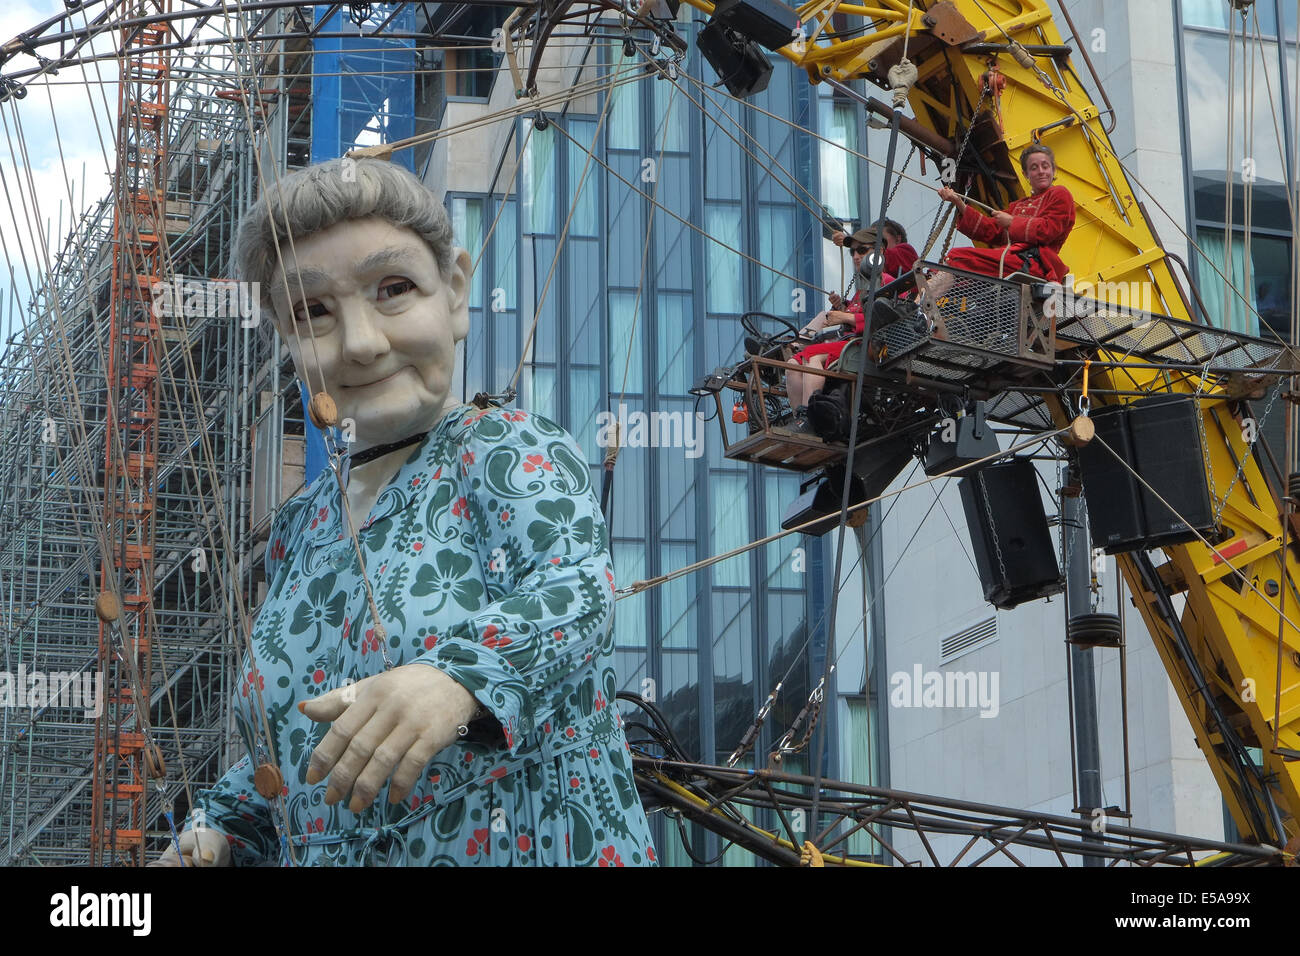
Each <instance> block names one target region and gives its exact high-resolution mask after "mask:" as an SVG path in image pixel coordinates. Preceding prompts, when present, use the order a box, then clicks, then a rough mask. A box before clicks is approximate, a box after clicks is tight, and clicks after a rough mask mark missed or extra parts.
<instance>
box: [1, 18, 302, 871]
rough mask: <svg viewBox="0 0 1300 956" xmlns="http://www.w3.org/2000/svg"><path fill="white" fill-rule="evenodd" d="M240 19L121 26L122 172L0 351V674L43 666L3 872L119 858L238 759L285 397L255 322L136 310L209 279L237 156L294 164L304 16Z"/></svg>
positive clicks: (227, 220)
mask: <svg viewBox="0 0 1300 956" xmlns="http://www.w3.org/2000/svg"><path fill="white" fill-rule="evenodd" d="M132 6H133V8H138V9H139V10H140V11H141V16H142V17H144V18H147V16H148V13H149V11H157V12H164V11H165V8H166V6H167V4H166V3H150V4H133V5H132ZM246 17H251V14H248V15H245V14H240V16H239V18H238V20H237V21H236V20H233V19H232V22H231V24H230V29H231V32H232V33H233V34H236V36H237V38H238V39H239V40H240V42H235V43H225V44H213V45H210V46H207V47H203V48H199V49H198V51H197V52H190V51H188V50H186V51H173V52H170V53H169V52H165V48H166V47H167V46H168V45H169V44H168V42H167V40H168V37H169V34H168V32H167V29H166V27H165V25H155V26H150V25H149V24H145V25H142V26H135V27H131V28H124V29H122V30H120V31H118V35H117V37H116V42H117V44H118V48H117V49H118V53H119V54H120V55H121V56H122V57H123V63H124V64H125V65H124V68H123V78H124V79H125V80H126V81H127V82H121V83H120V84H119V88H120V93H119V95H120V97H121V100H120V103H119V112H118V116H117V120H118V123H119V131H118V134H117V135H116V138H115V140H114V146H115V149H116V156H115V160H116V173H115V181H116V183H117V184H118V186H117V188H116V189H115V191H114V194H113V195H112V196H109V197H107V198H105V199H102V200H100V201H99V202H98V203H96V204H95V205H94V206H93V207H92V208H90V209H89V210H88V211H87V212H86V213H85V214H84V215H83V216H82V217H81V218H80V219H79V220H78V221H77V222H76V224H75V225H74V226H73V227H72V228H71V229H70V231H69V233H68V234H67V235H66V236H65V237H63V239H62V241H61V242H60V243H59V244H58V247H57V251H55V252H53V253H51V255H50V257H49V264H48V267H47V268H45V269H44V270H43V274H42V275H41V276H39V277H38V278H36V279H35V280H34V281H33V284H32V287H33V289H34V290H35V291H34V293H33V296H32V299H31V301H30V302H29V303H28V304H27V307H26V308H25V309H24V310H23V314H22V315H21V316H15V326H16V328H15V332H14V334H13V335H12V336H11V337H10V339H9V341H8V342H7V343H6V347H5V350H4V352H3V354H2V355H0V448H3V449H4V454H3V455H0V635H2V636H3V642H2V643H0V672H4V673H5V674H7V675H9V680H10V687H11V688H17V687H18V686H19V685H20V684H21V685H22V688H23V690H22V692H23V693H26V691H28V690H29V689H33V688H34V686H35V685H31V678H30V675H34V674H42V675H51V676H53V677H54V679H55V682H56V683H57V684H58V687H57V688H55V687H51V691H52V693H50V694H48V695H44V697H40V696H37V695H35V694H33V695H30V696H29V701H30V703H31V706H27V707H4V708H0V865H32V864H39V865H77V864H83V865H84V864H88V863H89V864H97V865H113V864H118V865H121V864H128V865H129V864H134V863H139V862H141V861H143V859H144V857H145V855H146V851H148V852H149V853H150V854H151V853H153V852H156V851H157V850H158V849H159V848H160V847H161V846H162V845H163V842H164V841H166V840H168V839H169V838H170V827H169V815H170V818H171V819H174V820H175V822H176V823H177V825H179V821H180V820H181V819H182V818H183V817H184V814H185V813H186V812H187V810H188V807H189V801H190V797H191V795H192V794H193V793H195V792H197V791H198V790H200V789H202V788H204V787H206V786H210V785H211V784H212V783H213V782H215V780H216V779H217V778H218V777H219V776H220V773H221V771H222V770H224V768H225V767H226V766H228V765H229V762H230V760H231V759H232V757H236V756H238V753H239V749H240V748H239V744H238V742H237V736H236V734H235V731H234V727H233V723H232V719H231V714H230V708H229V703H230V698H231V692H232V688H233V687H234V686H235V685H234V680H235V679H236V671H237V668H238V667H239V662H240V657H241V654H242V648H243V633H244V631H245V629H246V627H247V621H246V620H243V619H242V618H243V617H245V616H246V615H245V614H241V613H240V612H239V608H240V607H241V606H242V607H243V608H244V609H245V611H247V610H251V609H252V608H254V607H256V606H257V604H258V603H259V602H260V600H261V597H262V596H263V593H264V587H265V585H264V581H263V579H262V551H263V548H264V546H265V541H266V538H267V535H268V533H269V528H270V522H271V519H272V517H273V514H274V511H275V508H276V506H277V505H278V504H279V502H280V501H282V500H284V499H285V498H286V497H288V496H290V495H292V494H294V493H296V492H297V491H298V490H300V489H301V487H302V484H303V468H302V461H303V455H302V444H303V439H302V432H303V427H302V411H301V405H300V401H299V398H298V392H297V387H296V379H295V376H294V374H293V371H292V365H291V363H290V360H289V358H288V354H287V351H286V350H284V349H283V348H282V347H281V346H280V345H279V344H278V342H277V341H276V340H275V338H274V335H273V334H272V332H271V329H270V327H269V323H267V322H262V323H260V324H258V325H256V326H251V325H250V323H246V322H244V321H241V318H240V317H239V316H234V317H232V316H231V315H230V314H229V313H228V312H223V310H220V309H218V310H216V312H217V314H207V313H206V312H204V311H203V310H198V311H195V310H191V309H188V308H185V307H183V306H182V307H180V308H171V309H160V308H155V305H156V301H157V300H156V298H155V297H154V290H156V289H157V288H158V284H159V283H168V284H170V286H171V288H172V289H173V290H176V289H184V288H186V284H190V285H193V284H195V283H205V284H212V283H214V282H220V281H221V280H223V279H227V278H228V277H229V264H228V256H229V250H230V245H231V240H232V238H233V234H234V229H235V225H236V223H237V221H238V218H239V215H240V213H241V212H242V211H243V209H245V208H246V207H247V205H248V204H249V203H250V202H251V200H252V199H253V198H254V196H255V194H256V192H257V188H256V183H257V181H258V167H257V164H258V163H259V162H260V163H262V164H264V165H263V169H266V168H267V166H266V165H265V164H268V163H269V164H273V165H274V166H275V168H276V169H277V170H279V171H283V170H286V169H292V168H296V167H299V166H303V165H306V163H307V161H308V154H309V149H308V147H309V132H310V123H311V97H310V90H311V75H310V55H309V52H310V42H311V41H310V39H309V38H308V36H307V35H306V34H307V32H308V30H309V27H310V24H309V22H308V21H306V20H305V19H304V18H303V17H302V16H301V15H300V14H299V13H298V12H297V11H293V10H286V11H277V12H276V13H275V15H274V19H273V20H271V21H261V25H262V26H263V28H264V29H265V30H266V31H267V32H268V34H269V35H271V36H273V37H275V38H274V39H269V40H266V41H262V42H259V43H256V44H254V43H249V42H245V41H244V38H245V37H246V36H247V35H248V31H249V28H250V24H249V22H248V21H247V20H246V19H245V18H246ZM222 26H223V25H222V24H219V23H217V22H216V21H214V22H213V23H212V24H211V25H210V26H209V28H208V29H210V30H212V31H216V30H218V29H219V28H220V27H222ZM241 76H242V77H256V79H255V80H254V81H253V85H254V86H256V87H257V92H261V93H264V94H265V95H257V96H255V95H254V92H255V91H253V90H250V89H248V88H247V85H246V84H241V82H240V81H239V78H240V77H241ZM31 200H32V202H33V203H34V201H35V197H31ZM174 299H175V297H174ZM160 313H161V314H160ZM246 326H249V327H246ZM106 489H108V491H107V492H106ZM105 591H107V592H109V593H112V594H114V595H115V596H116V597H117V598H118V600H119V606H118V613H119V616H118V617H117V618H116V619H115V620H114V619H112V615H111V614H109V615H104V614H102V613H101V615H100V616H99V617H97V613H96V612H97V606H96V601H97V599H101V597H100V596H101V593H102V592H105ZM236 591H238V592H239V593H241V594H242V595H243V600H242V602H237V601H235V600H234V595H235V592H236ZM101 601H102V599H101ZM99 610H100V611H101V612H102V611H103V610H104V608H103V605H102V603H101V605H100V607H99ZM110 610H111V609H110ZM105 616H108V617H109V618H110V620H109V621H108V622H105V621H104V617H105ZM101 628H102V633H101ZM29 685H31V686H30V687H29ZM68 688H72V689H77V688H94V689H95V690H96V691H97V694H98V703H97V704H96V705H95V706H93V707H87V706H84V704H85V699H84V698H78V697H75V695H72V694H69V693H53V691H56V690H58V691H66V690H67V689H68ZM46 698H48V699H46ZM96 708H98V714H96V713H95V709H96ZM97 728H98V732H97ZM153 747H157V748H158V750H157V752H156V753H155V752H153V751H152V748H153Z"/></svg>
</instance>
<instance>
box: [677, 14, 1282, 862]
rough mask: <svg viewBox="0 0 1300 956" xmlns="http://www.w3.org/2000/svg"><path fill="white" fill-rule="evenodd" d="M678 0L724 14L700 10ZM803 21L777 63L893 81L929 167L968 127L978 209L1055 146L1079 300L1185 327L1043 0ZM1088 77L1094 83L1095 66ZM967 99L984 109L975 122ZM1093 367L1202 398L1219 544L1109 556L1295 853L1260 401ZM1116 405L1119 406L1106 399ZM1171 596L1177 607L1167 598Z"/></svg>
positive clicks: (1252, 793)
mask: <svg viewBox="0 0 1300 956" xmlns="http://www.w3.org/2000/svg"><path fill="white" fill-rule="evenodd" d="M686 2H687V3H689V4H690V5H691V6H693V7H696V8H698V9H699V10H701V11H703V12H704V13H707V14H710V15H711V16H712V15H714V13H715V5H714V4H712V3H708V2H706V0H686ZM733 6H735V4H734V3H728V4H719V5H718V7H717V9H718V10H719V11H722V10H723V8H724V7H726V8H730V7H733ZM777 6H778V7H779V5H777ZM797 13H798V22H797V26H796V28H795V29H794V30H793V31H792V39H791V43H790V45H788V46H785V47H783V48H782V49H780V50H779V52H780V54H781V55H782V56H784V57H786V58H787V59H789V60H790V61H792V62H793V63H795V64H796V65H797V66H798V67H800V68H802V69H804V70H806V71H807V74H808V77H809V80H810V81H811V82H813V83H819V82H823V81H840V82H843V81H847V80H854V79H866V80H868V81H870V82H873V83H875V84H877V85H878V86H880V87H881V88H882V90H888V89H891V88H892V87H897V86H900V85H901V86H902V89H901V90H900V95H902V94H904V93H905V95H906V98H907V101H908V103H909V104H910V106H911V110H912V113H913V115H914V117H915V119H914V120H910V119H908V120H904V121H903V122H902V124H901V126H902V130H903V132H904V134H905V135H908V136H909V137H910V138H911V139H912V140H913V141H914V142H916V143H918V144H920V145H923V146H925V147H927V149H928V150H929V151H930V152H931V155H939V156H953V155H954V154H955V153H956V152H957V150H958V146H957V144H958V143H959V142H962V141H963V140H964V139H965V137H966V136H967V134H968V131H969V132H972V133H973V136H972V142H971V146H972V148H973V152H974V153H976V154H977V157H976V158H975V161H976V162H977V163H978V164H979V166H980V172H979V174H978V175H976V176H975V178H974V182H973V183H972V185H971V187H970V194H971V195H972V196H973V197H975V198H977V199H978V200H980V201H981V202H982V203H984V204H986V205H987V206H990V207H993V208H999V209H1000V208H1004V207H1005V205H1006V204H1007V202H1008V201H1010V200H1011V199H1016V198H1020V197H1021V196H1024V195H1027V193H1028V190H1027V188H1026V183H1025V180H1024V178H1023V177H1022V175H1021V173H1020V170H1019V166H1018V164H1017V162H1016V160H1015V157H1016V156H1017V155H1018V154H1019V152H1020V150H1021V149H1023V148H1024V147H1025V146H1027V145H1029V144H1031V143H1035V142H1041V143H1044V144H1046V145H1048V146H1050V147H1051V148H1052V150H1053V151H1054V152H1055V156H1056V166H1057V174H1058V178H1057V182H1058V183H1061V184H1063V185H1065V186H1066V187H1068V188H1069V190H1070V192H1071V194H1072V195H1073V197H1074V201H1075V205H1076V224H1075V227H1074V229H1073V231H1072V232H1071V234H1070V236H1069V239H1068V241H1067V242H1066V244H1065V246H1064V249H1063V250H1062V259H1063V260H1064V261H1066V262H1067V263H1069V265H1070V266H1071V269H1072V272H1073V274H1074V275H1075V277H1076V279H1075V285H1076V288H1080V289H1082V288H1086V287H1091V295H1092V296H1093V297H1095V298H1097V299H1101V300H1106V301H1115V300H1116V297H1117V296H1119V295H1121V294H1127V291H1128V290H1130V289H1133V288H1141V287H1145V288H1147V289H1149V290H1151V293H1152V305H1151V308H1152V310H1153V311H1154V312H1157V313H1161V314H1163V315H1164V316H1168V317H1169V318H1171V319H1174V320H1183V321H1192V320H1193V310H1192V302H1191V301H1189V298H1188V292H1189V291H1190V292H1191V295H1192V296H1193V297H1194V296H1195V295H1196V293H1195V290H1194V289H1192V287H1191V284H1190V276H1189V275H1188V274H1187V272H1188V270H1187V268H1186V266H1185V264H1184V263H1183V262H1182V261H1181V260H1180V259H1179V258H1178V257H1177V256H1175V255H1174V254H1172V253H1170V252H1169V251H1167V250H1166V249H1164V248H1163V246H1162V245H1161V242H1160V240H1159V239H1158V238H1157V236H1156V234H1155V231H1154V229H1153V227H1152V224H1151V221H1150V218H1149V217H1148V214H1147V212H1146V209H1145V207H1144V203H1143V198H1142V195H1141V193H1140V192H1139V190H1138V189H1137V188H1135V185H1134V182H1133V178H1132V177H1131V176H1130V174H1129V173H1128V171H1126V169H1125V168H1124V166H1123V165H1122V164H1121V162H1120V160H1119V159H1118V157H1117V156H1116V155H1115V151H1114V147H1113V145H1112V143H1111V140H1110V137H1109V135H1108V133H1109V131H1110V129H1113V118H1112V117H1111V115H1110V111H1109V110H1106V109H1102V108H1100V107H1099V106H1098V105H1097V104H1096V103H1094V102H1093V100H1092V98H1091V96H1090V95H1089V93H1088V91H1087V89H1086V86H1085V82H1084V78H1083V76H1082V75H1081V74H1080V72H1079V70H1078V68H1076V66H1075V60H1076V59H1078V58H1080V57H1082V58H1084V59H1085V60H1086V56H1087V54H1086V49H1087V45H1086V38H1085V37H1081V36H1080V35H1079V33H1078V31H1077V30H1075V28H1074V25H1073V24H1072V23H1070V24H1068V27H1069V30H1070V32H1071V34H1072V35H1073V37H1074V40H1075V49H1074V50H1071V48H1070V47H1068V46H1066V45H1065V44H1064V43H1063V40H1062V36H1061V33H1060V31H1059V30H1058V27H1057V25H1056V23H1055V21H1054V18H1053V15H1052V12H1051V10H1050V9H1049V7H1048V4H1047V3H1046V2H1045V0H942V2H937V3H926V2H921V0H912V2H908V0H880V2H878V3H877V4H874V5H861V4H852V3H844V2H840V0H814V2H812V3H806V4H803V5H801V6H799V7H798V8H797ZM904 60H907V61H910V63H911V64H912V65H914V67H915V74H914V78H913V76H912V75H911V74H910V71H908V70H906V69H904V70H902V71H895V72H894V74H893V76H892V78H891V68H894V67H896V66H898V64H900V63H901V62H902V61H904ZM1086 68H1087V69H1088V70H1089V71H1091V70H1092V66H1091V64H1090V63H1087V64H1086ZM1092 75H1093V77H1094V79H1096V74H1095V72H1094V73H1093V74H1092ZM900 76H901V77H903V82H902V83H901V84H900V83H899V77H900ZM1097 85H1098V87H1099V88H1100V82H1098V84H1097ZM972 103H976V104H985V105H986V107H987V108H986V109H985V110H983V111H980V115H979V116H971V115H970V113H969V109H970V107H969V104H972ZM873 106H874V108H875V109H876V110H877V111H878V112H880V113H881V114H882V115H887V114H888V113H889V112H891V111H892V110H891V108H890V107H889V106H888V104H886V103H883V102H876V103H874V104H873ZM1108 121H1110V122H1108ZM971 124H975V128H974V129H973V130H970V126H971ZM1176 272H1177V273H1181V274H1183V275H1184V276H1185V277H1186V278H1187V279H1188V284H1187V286H1185V287H1184V286H1183V285H1181V284H1180V282H1179V281H1178V279H1177V278H1176ZM1134 283H1138V284H1139V285H1137V286H1135V285H1133V284H1134ZM1123 304H1124V305H1129V303H1128V302H1124V303H1123ZM1285 354H1286V355H1288V356H1289V355H1290V354H1291V353H1290V350H1289V349H1288V350H1285ZM1089 356H1091V358H1092V359H1094V360H1095V362H1096V365H1097V368H1096V370H1094V371H1092V373H1091V376H1090V381H1091V385H1092V387H1093V389H1094V394H1098V393H1100V395H1101V396H1103V397H1102V401H1103V402H1111V403H1113V402H1120V401H1124V402H1127V401H1132V400H1133V399H1134V398H1135V397H1138V396H1140V395H1153V394H1159V393H1185V394H1189V395H1196V396H1197V397H1198V398H1199V399H1200V402H1199V409H1200V415H1201V418H1202V422H1201V425H1202V427H1203V435H1204V452H1205V461H1204V467H1205V469H1206V473H1207V477H1208V478H1209V480H1210V484H1211V492H1212V494H1214V495H1215V496H1216V497H1218V498H1219V499H1220V500H1221V506H1220V509H1219V510H1220V514H1219V516H1218V517H1219V525H1220V527H1221V528H1222V529H1223V533H1222V537H1221V540H1217V541H1215V542H1214V543H1211V542H1210V540H1209V539H1201V540H1197V541H1194V542H1192V543H1188V544H1179V545H1176V546H1171V547H1168V548H1166V549H1165V551H1166V553H1167V554H1168V557H1169V562H1168V564H1167V565H1164V566H1162V567H1160V568H1159V569H1158V570H1157V569H1153V568H1152V567H1151V565H1150V563H1149V562H1147V561H1146V559H1145V557H1144V556H1143V555H1142V554H1139V553H1126V554H1120V555H1118V556H1117V560H1118V563H1119V566H1120V568H1121V569H1122V572H1123V574H1124V576H1125V579H1126V581H1127V584H1128V586H1129V589H1130V593H1131V594H1132V595H1134V600H1135V603H1136V605H1137V607H1138V608H1139V610H1140V611H1141V613H1142V616H1143V618H1144V620H1145V622H1146V624H1147V627H1148V628H1149V630H1150V632H1151V635H1152V637H1153V639H1154V641H1155V645H1156V648H1157V650H1158V651H1159V653H1160V656H1161V659H1162V660H1163V662H1164V665H1165V667H1166V669H1167V670H1168V672H1169V676H1170V679H1171V681H1172V682H1173V685H1174V687H1175V689H1176V690H1177V693H1178V696H1179V699H1180V700H1181V702H1182V704H1183V707H1184V709H1185V711H1186V713H1187V716H1188V719H1189V720H1190V721H1191V725H1192V727H1193V729H1194V731H1195V733H1196V739H1197V742H1198V744H1199V746H1200V748H1201V750H1202V751H1203V752H1204V754H1205V755H1206V758H1207V759H1208V761H1209V765H1210V768H1211V769H1212V771H1213V772H1214V775H1215V778H1216V779H1217V781H1218V783H1219V786H1220V787H1221V788H1222V791H1223V793H1224V795H1225V798H1226V801H1227V804H1228V806H1229V808H1230V810H1231V812H1232V814H1233V816H1234V818H1235V820H1236V824H1237V826H1238V828H1239V830H1240V832H1241V834H1242V835H1243V838H1245V839H1247V840H1258V841H1261V842H1265V843H1272V844H1274V845H1278V844H1280V843H1282V842H1288V841H1289V844H1290V846H1289V848H1290V849H1291V850H1292V851H1293V852H1294V850H1295V849H1296V843H1297V839H1298V837H1297V835H1298V834H1300V819H1298V817H1300V629H1297V626H1296V622H1297V621H1300V590H1298V589H1297V571H1300V557H1298V555H1297V551H1298V550H1300V548H1298V545H1300V542H1297V541H1296V537H1297V535H1296V530H1297V526H1296V524H1295V520H1296V519H1295V509H1296V503H1295V501H1293V500H1292V499H1291V498H1290V497H1287V496H1286V489H1285V488H1282V487H1279V484H1278V482H1277V481H1276V480H1274V481H1272V482H1270V480H1268V479H1267V478H1266V477H1265V472H1264V470H1263V469H1262V468H1261V467H1260V463H1261V460H1262V459H1261V449H1259V448H1256V447H1255V443H1254V441H1253V439H1254V437H1255V436H1254V435H1253V434H1251V433H1252V431H1253V428H1252V426H1253V422H1251V421H1243V420H1242V419H1243V412H1242V407H1243V406H1241V405H1240V404H1239V403H1240V402H1241V401H1242V400H1243V399H1249V398H1251V397H1260V395H1261V389H1260V387H1259V385H1258V383H1257V382H1255V383H1251V384H1246V383H1244V382H1240V381H1237V382H1233V381H1224V380H1223V379H1222V378H1221V377H1216V378H1215V380H1210V379H1209V378H1204V377H1201V376H1198V375H1197V374H1195V373H1194V371H1182V370H1174V371H1171V370H1170V369H1168V368H1156V367H1152V366H1153V363H1152V362H1151V361H1150V360H1149V356H1143V355H1140V354H1135V352H1134V351H1132V350H1131V348H1129V347H1118V346H1117V347H1114V348H1110V349H1108V348H1105V347H1100V348H1094V349H1092V350H1091V351H1090V352H1085V351H1084V350H1079V351H1078V353H1077V354H1076V356H1075V357H1076V358H1081V359H1087V358H1088V357H1089ZM1289 367H1294V363H1290V365H1289ZM1119 392H1127V393H1129V395H1128V396H1127V397H1119V396H1114V395H1108V393H1119ZM1043 399H1044V401H1045V403H1046V406H1047V407H1048V408H1050V409H1051V410H1052V412H1053V417H1054V419H1055V421H1056V424H1057V425H1058V426H1065V425H1068V424H1069V420H1070V415H1069V412H1068V411H1067V410H1066V409H1065V408H1064V407H1062V405H1061V403H1060V402H1059V400H1058V397H1057V396H1055V395H1052V394H1048V393H1046V392H1044V394H1043ZM1096 407H1097V403H1096V401H1094V409H1095V408H1096ZM1288 418H1289V416H1288ZM1259 444H1260V445H1262V444H1263V443H1262V442H1260V443H1259ZM1296 490H1298V491H1300V487H1298V488H1297V489H1296ZM1180 592H1181V593H1182V594H1184V595H1185V605H1184V609H1183V610H1182V612H1181V614H1179V613H1177V612H1176V611H1175V605H1174V602H1172V601H1171V600H1170V597H1171V595H1173V594H1177V593H1180Z"/></svg>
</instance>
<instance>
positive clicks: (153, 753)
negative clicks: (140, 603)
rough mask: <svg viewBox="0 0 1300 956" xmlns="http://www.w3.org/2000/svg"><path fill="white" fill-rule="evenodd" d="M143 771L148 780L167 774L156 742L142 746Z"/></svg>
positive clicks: (164, 762) (157, 778)
mask: <svg viewBox="0 0 1300 956" xmlns="http://www.w3.org/2000/svg"><path fill="white" fill-rule="evenodd" d="M105 593H107V592H105ZM144 772H145V773H146V774H148V775H149V779H150V780H162V779H163V778H164V777H166V776H167V761H165V760H163V752H162V748H161V747H159V746H158V745H157V744H153V743H150V744H145V746H144Z"/></svg>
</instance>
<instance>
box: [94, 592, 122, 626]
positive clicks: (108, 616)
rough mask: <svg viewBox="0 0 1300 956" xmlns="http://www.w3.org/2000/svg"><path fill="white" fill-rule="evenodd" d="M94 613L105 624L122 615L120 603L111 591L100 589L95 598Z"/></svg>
mask: <svg viewBox="0 0 1300 956" xmlns="http://www.w3.org/2000/svg"><path fill="white" fill-rule="evenodd" d="M95 615H96V616H97V617H98V618H99V619H100V620H101V621H103V622H104V623H105V624H112V623H113V622H114V621H116V620H117V619H118V618H119V617H121V616H122V605H121V603H120V602H119V601H118V599H117V595H116V594H114V593H113V592H112V591H100V592H99V596H98V597H97V598H95Z"/></svg>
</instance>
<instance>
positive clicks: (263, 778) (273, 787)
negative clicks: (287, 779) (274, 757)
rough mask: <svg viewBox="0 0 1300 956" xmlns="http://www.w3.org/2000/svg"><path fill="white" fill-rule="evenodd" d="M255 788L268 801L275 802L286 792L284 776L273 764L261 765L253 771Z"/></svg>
mask: <svg viewBox="0 0 1300 956" xmlns="http://www.w3.org/2000/svg"><path fill="white" fill-rule="evenodd" d="M253 787H254V789H256V790H257V792H258V793H260V794H261V795H262V796H264V797H266V799H268V800H274V799H275V798H276V797H278V796H279V795H280V793H281V792H282V791H283V790H284V774H282V773H280V768H279V767H277V766H276V765H275V764H273V763H264V764H259V765H258V767H257V769H256V770H255V771H253Z"/></svg>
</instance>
